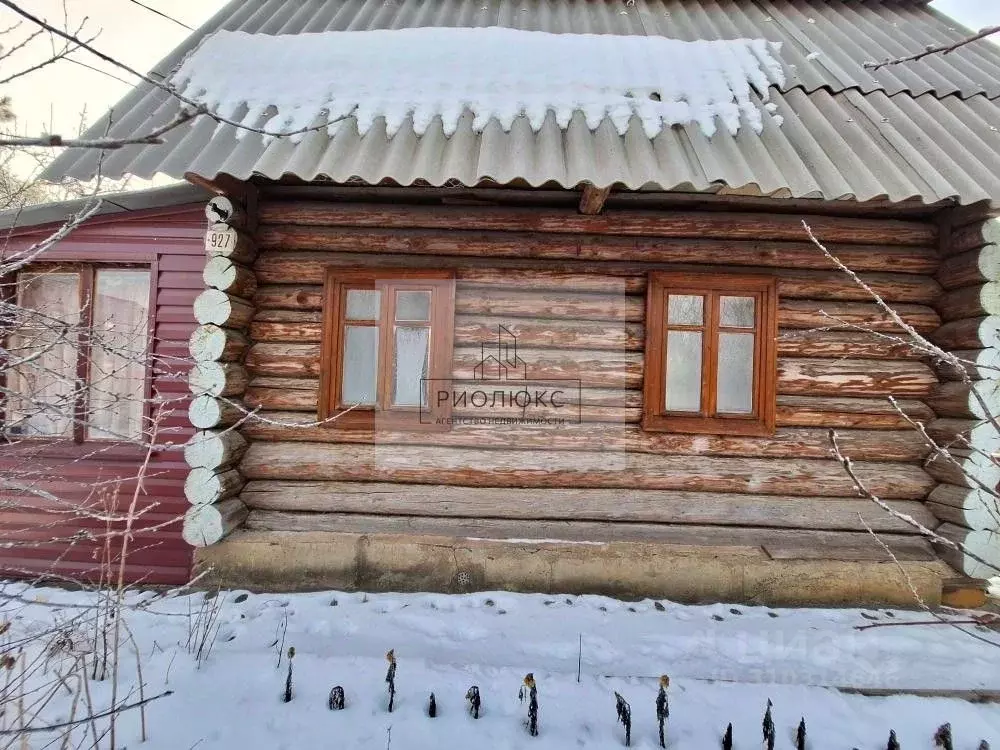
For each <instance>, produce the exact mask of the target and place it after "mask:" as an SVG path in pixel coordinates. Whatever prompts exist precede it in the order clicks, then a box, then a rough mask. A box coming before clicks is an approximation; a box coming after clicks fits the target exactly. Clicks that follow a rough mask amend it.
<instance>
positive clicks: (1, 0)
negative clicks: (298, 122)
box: [0, 0, 349, 138]
mask: <svg viewBox="0 0 1000 750" xmlns="http://www.w3.org/2000/svg"><path fill="white" fill-rule="evenodd" d="M0 5H3V6H5V7H7V8H10V9H11V10H12V11H14V12H15V13H17V14H18V15H20V16H22V17H23V18H26V19H27V20H29V21H31V22H32V23H34V24H36V25H38V26H40V27H42V28H43V29H45V30H46V31H48V32H49V33H50V34H54V35H55V36H58V37H60V38H62V39H65V40H67V41H68V42H71V43H73V44H75V45H77V46H78V47H80V48H81V49H84V50H86V51H87V52H89V53H90V54H92V55H94V56H95V57H97V58H99V59H101V60H103V61H104V62H106V63H109V64H111V65H114V66H115V67H117V68H119V69H121V70H124V71H125V72H126V73H129V74H131V75H133V76H135V77H136V78H138V79H139V80H141V81H143V82H145V83H148V84H149V85H150V86H154V87H156V88H158V89H160V90H161V91H163V92H165V93H167V94H169V95H170V96H172V97H174V98H175V99H177V100H178V101H180V102H182V103H184V104H186V105H187V106H188V107H190V108H191V109H193V110H195V111H199V110H204V105H202V104H201V103H199V102H197V101H195V100H194V99H191V98H189V97H186V96H184V95H183V94H182V93H181V92H179V91H178V90H177V89H176V88H174V87H173V86H171V85H170V84H168V83H165V82H163V81H158V80H157V79H155V78H153V77H151V76H149V75H146V74H144V73H140V72H139V71H138V70H136V69H135V68H133V67H131V66H129V65H126V64H125V63H123V62H121V61H120V60H117V59H115V58H114V57H112V56H111V55H108V54H105V53H104V52H101V51H100V50H98V49H96V48H95V47H93V46H92V45H91V44H89V43H88V42H85V41H83V40H82V39H80V38H78V37H77V36H75V35H73V34H70V33H69V32H66V31H63V30H62V29H58V28H56V27H55V26H53V25H52V24H50V23H48V22H47V21H46V20H45V19H43V18H39V17H38V16H33V15H32V14H30V13H28V12H27V11H26V10H24V9H23V8H21V7H20V6H19V5H18V4H17V3H15V2H13V0H0ZM203 113H204V115H205V116H206V117H210V118H211V119H213V120H215V121H216V122H218V123H222V124H224V125H232V126H233V127H234V128H238V129H240V130H246V131H248V132H251V133H257V134H259V135H265V136H270V137H277V138H285V137H288V136H292V135H300V134H302V133H310V132H313V131H315V130H323V129H324V128H326V127H328V126H329V125H331V124H333V123H335V122H339V121H340V120H344V119H346V118H347V117H348V116H349V115H344V116H343V117H338V118H335V119H332V120H327V121H326V122H324V123H322V124H320V125H310V126H308V127H304V128H299V129H298V130H267V129H266V128H255V127H252V126H250V125H247V124H245V123H242V122H238V121H236V120H233V119H230V118H228V117H224V116H223V115H221V114H219V113H218V112H214V111H210V110H204V112H203Z"/></svg>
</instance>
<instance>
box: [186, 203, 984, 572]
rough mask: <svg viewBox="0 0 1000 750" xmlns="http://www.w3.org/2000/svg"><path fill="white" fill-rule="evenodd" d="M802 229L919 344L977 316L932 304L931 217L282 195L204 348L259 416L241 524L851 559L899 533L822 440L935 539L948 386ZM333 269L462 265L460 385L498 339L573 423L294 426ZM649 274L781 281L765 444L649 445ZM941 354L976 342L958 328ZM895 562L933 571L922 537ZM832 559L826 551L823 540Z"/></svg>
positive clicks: (936, 300)
mask: <svg viewBox="0 0 1000 750" xmlns="http://www.w3.org/2000/svg"><path fill="white" fill-rule="evenodd" d="M802 219H806V220H807V221H808V222H809V224H810V226H811V227H812V228H813V231H814V232H816V234H817V236H818V237H819V238H820V239H821V240H823V241H824V242H826V243H828V247H829V249H830V250H831V251H832V252H834V253H835V254H836V255H837V256H838V257H840V258H841V259H842V260H844V261H845V262H846V263H848V264H849V265H850V266H851V267H852V268H854V269H855V270H857V271H858V272H859V273H860V275H861V278H862V279H863V280H864V281H865V282H866V283H868V284H869V285H870V286H871V287H872V288H873V289H875V290H876V291H877V292H878V293H879V294H880V295H882V296H883V297H884V298H885V299H886V300H887V301H889V302H890V303H892V304H893V306H894V308H895V309H896V310H898V311H899V313H900V314H901V315H902V317H903V318H904V320H906V322H907V323H909V324H910V325H912V326H913V327H914V328H916V329H917V330H919V331H921V332H923V333H925V334H928V335H930V334H935V333H939V332H941V331H942V330H943V328H944V327H943V326H942V314H943V312H945V311H949V312H950V311H953V310H960V311H963V312H966V311H969V310H970V308H969V304H971V303H969V302H967V301H959V300H954V301H952V302H950V303H949V304H948V305H942V303H941V299H942V284H944V281H945V280H946V277H941V276H939V277H938V278H935V274H937V273H938V267H939V251H938V241H939V235H938V227H937V225H936V224H935V223H933V222H931V221H928V220H916V219H914V220H900V219H885V218H854V217H844V216H835V215H820V214H816V215H807V216H789V215H780V214H769V213H766V212H764V211H760V210H757V211H753V212H750V211H746V210H743V211H740V210H738V209H734V211H732V212H718V211H716V212H696V211H655V212H654V211H635V210H618V211H611V212H606V213H604V214H601V215H597V216H585V215H580V214H577V213H575V212H573V211H571V210H569V209H566V208H541V207H538V208H511V207H481V206H476V207H454V206H437V205H435V206H425V205H406V204H400V203H396V204H376V203H370V204H364V203H351V202H343V201H340V202H324V201H307V200H297V199H294V198H291V197H288V198H286V199H283V197H282V192H281V188H273V189H272V190H271V191H270V193H269V194H268V196H267V197H266V198H262V200H261V203H260V207H259V226H258V228H257V233H256V243H257V248H258V254H257V257H256V260H255V261H254V264H253V271H254V275H255V277H256V291H255V293H254V297H253V301H254V310H253V313H252V318H251V319H250V322H249V328H248V332H247V339H246V340H245V339H244V338H243V337H242V335H236V334H235V333H233V334H229V335H228V336H227V337H226V338H222V337H216V340H215V341H214V342H213V343H212V346H214V347H215V349H216V350H217V351H218V352H219V353H220V354H219V356H218V357H217V359H219V360H222V361H238V360H239V359H240V358H243V361H244V363H245V366H246V372H247V374H248V377H249V381H248V383H247V385H246V389H245V392H244V394H243V397H244V401H245V405H246V407H247V408H249V409H257V410H259V411H258V414H259V415H260V416H262V417H263V418H264V419H263V420H250V421H248V422H247V423H246V424H244V425H243V426H242V427H241V429H240V431H241V433H242V434H243V436H244V437H245V438H246V440H247V442H248V443H249V447H248V448H247V450H246V453H245V455H243V458H242V460H241V461H240V463H239V472H240V473H241V475H242V476H243V477H244V478H245V479H246V480H247V482H248V483H247V485H246V486H245V487H244V488H243V489H242V491H241V492H240V494H239V498H240V500H241V501H242V502H243V503H244V504H245V505H246V506H247V507H248V508H249V511H250V517H249V520H248V524H249V525H250V526H251V527H252V528H254V529H258V530H261V529H263V530H267V529H269V528H270V529H274V530H278V529H283V530H288V529H308V528H320V526H322V527H323V528H327V526H329V524H330V523H333V524H334V525H336V521H335V519H336V518H338V517H340V516H341V515H351V514H366V513H367V514H382V515H384V516H386V517H392V518H399V519H404V518H406V517H416V516H420V517H429V518H432V519H433V518H440V519H443V518H444V517H449V518H453V519H454V518H459V519H466V520H467V521H468V520H470V519H472V520H474V519H484V518H493V519H501V520H503V519H507V520H509V519H518V521H519V523H518V524H507V526H511V527H516V528H517V529H518V535H519V536H521V537H524V536H528V537H531V536H532V534H531V533H530V529H531V528H532V524H533V523H535V524H538V529H542V528H543V527H542V526H541V524H543V523H544V522H550V521H570V522H573V521H579V522H583V521H588V522H595V523H598V522H599V523H606V524H607V523H610V524H614V523H616V522H622V523H625V522H628V523H630V524H646V525H650V524H652V526H650V528H651V529H653V531H651V532H650V533H652V534H654V535H655V533H656V531H655V529H656V528H659V529H660V530H661V531H662V532H663V534H664V535H665V536H664V538H666V535H667V530H670V534H669V536H670V538H671V539H674V538H676V535H677V534H678V533H679V534H681V536H683V530H684V528H685V527H686V526H688V525H690V528H691V529H694V528H695V527H697V529H698V535H699V536H698V538H699V539H703V538H712V539H715V540H716V541H717V542H718V543H720V544H725V543H727V540H733V539H736V538H739V539H740V540H741V543H745V542H746V540H747V539H748V538H754V539H756V538H758V537H759V538H760V539H761V540H762V541H761V544H764V541H763V540H768V539H772V540H773V539H775V538H777V539H779V540H780V538H781V537H782V535H783V534H786V535H787V534H788V533H792V532H793V531H794V532H795V533H801V532H802V530H823V532H824V533H828V534H830V535H832V537H833V538H834V540H836V539H837V538H840V539H843V541H844V545H843V549H844V550H848V549H854V550H856V549H857V547H858V545H859V542H858V539H859V538H860V537H859V534H858V532H864V531H865V524H866V523H868V524H869V525H873V526H874V527H876V528H878V529H879V530H883V531H891V532H893V533H895V534H898V535H899V538H906V537H907V536H908V535H911V534H912V531H913V530H912V529H911V528H909V527H908V526H907V525H906V524H900V523H899V522H897V521H895V520H893V519H891V518H889V517H887V516H885V514H884V513H882V514H877V513H876V514H873V513H871V512H870V511H871V504H870V503H868V502H867V501H865V500H862V499H859V498H858V496H857V493H856V491H855V489H854V487H853V485H852V484H851V482H850V481H849V480H848V478H847V477H846V476H844V474H843V471H842V469H841V468H840V467H839V466H838V464H836V463H835V462H834V461H833V460H832V459H831V457H830V453H829V438H828V431H829V430H830V429H831V428H833V429H837V431H838V433H839V435H840V439H841V443H842V445H843V446H844V450H845V451H846V452H848V453H849V454H850V455H851V457H852V458H853V459H854V460H855V461H857V462H858V471H859V473H860V474H861V475H862V476H863V477H864V478H865V479H866V480H868V481H869V482H871V486H872V488H873V490H875V491H876V492H878V493H880V494H881V495H883V496H884V497H886V498H889V499H891V500H892V501H893V502H896V503H898V504H899V506H900V508H901V509H904V510H905V512H907V513H911V514H913V515H914V516H915V517H917V518H919V519H921V520H922V521H924V522H926V523H927V524H930V525H935V524H936V521H935V518H934V516H933V515H932V514H931V513H930V511H929V510H928V509H927V506H926V504H925V503H924V502H923V501H924V500H925V498H926V497H927V495H928V494H929V493H930V492H931V491H932V490H933V489H934V487H935V486H936V484H937V480H936V479H935V478H934V477H932V476H931V475H930V474H928V473H927V471H925V469H924V468H923V466H922V460H923V459H924V458H925V456H926V452H927V449H926V447H925V446H924V444H923V442H922V440H921V439H920V437H919V435H918V434H917V433H916V432H915V431H914V430H913V429H912V427H911V426H910V424H909V423H908V421H907V419H908V418H912V419H916V420H920V421H923V422H928V423H929V422H931V421H932V420H933V418H934V416H935V412H934V411H933V410H932V409H931V408H930V407H929V406H928V401H929V400H930V399H931V398H932V397H933V396H935V395H936V394H937V393H938V388H939V375H938V373H936V372H935V370H934V369H932V367H930V366H929V365H928V364H927V362H925V361H924V360H923V359H921V358H920V356H919V355H918V354H915V353H914V352H913V351H912V350H911V348H910V347H909V346H907V345H906V344H905V343H901V341H900V340H899V339H897V338H896V337H897V336H898V335H899V334H900V331H899V330H898V328H897V326H896V324H895V323H894V322H893V321H892V320H891V318H890V317H889V316H888V315H887V314H885V313H884V312H883V311H882V310H881V309H880V308H879V307H878V306H877V305H876V304H874V303H873V302H872V301H871V299H870V297H869V295H868V293H867V292H865V291H864V290H863V289H861V288H860V287H858V286H857V285H856V284H855V283H854V282H852V281H851V280H850V279H848V278H847V277H846V276H845V275H844V274H842V273H841V272H839V271H837V270H836V268H835V267H834V266H833V264H832V263H831V262H830V261H829V260H828V259H826V258H825V257H824V256H823V255H822V253H820V251H819V250H818V249H817V248H816V247H815V246H813V245H812V244H811V243H809V242H808V241H806V238H805V236H804V232H803V229H802V226H801V220H802ZM331 266H338V267H345V268H347V267H357V266H372V267H398V268H454V269H455V270H456V273H457V282H456V320H455V351H454V356H453V366H452V375H453V377H454V378H457V379H466V378H470V377H471V376H472V369H473V367H474V365H475V364H476V362H478V360H479V357H480V355H481V349H480V347H481V345H482V344H484V343H485V344H489V343H490V342H491V341H492V340H494V337H495V332H496V328H497V325H498V324H501V323H502V324H503V325H505V326H507V327H508V328H510V329H511V330H512V331H513V332H514V333H515V334H516V335H517V336H518V345H519V347H520V348H519V354H520V355H521V356H522V357H523V358H524V359H525V360H526V361H527V363H528V371H529V378H531V379H532V380H535V381H546V380H551V379H557V378H558V379H561V378H578V379H579V380H580V381H581V383H582V386H583V387H582V390H581V391H580V396H579V398H578V399H576V400H574V401H573V403H572V406H573V420H572V421H573V422H574V423H572V424H567V425H566V426H564V427H563V428H561V429H555V428H552V427H549V426H535V425H517V426H514V425H506V426H495V425H474V424H462V425H455V426H454V427H453V428H452V429H451V430H450V431H447V432H423V433H421V432H404V431H379V432H377V433H372V432H363V431H348V430H336V429H329V428H326V427H316V426H313V425H311V424H309V423H311V422H313V421H314V420H315V418H316V417H315V414H316V405H317V393H318V389H319V383H320V381H319V378H320V346H321V343H320V342H321V337H322V332H323V331H322V318H321V311H322V283H323V278H324V271H325V269H326V268H328V267H331ZM655 269H663V270H692V271H711V272H723V273H724V272H745V273H761V272H764V273H772V274H774V275H775V276H776V277H777V278H778V289H779V309H778V320H779V327H780V334H779V340H778V353H779V361H778V414H777V424H778V427H777V431H776V433H775V434H774V435H773V436H769V437H729V436H707V435H699V436H695V435H678V434H663V433H646V432H643V431H642V430H641V428H640V426H639V422H640V419H641V407H642V380H643V373H644V362H643V349H644V343H645V339H644V337H645V333H644V294H645V284H646V274H647V273H648V272H649V271H650V270H655ZM955 273H956V274H964V275H965V276H966V277H967V276H969V274H973V273H974V272H973V271H972V270H971V269H969V268H967V267H965V266H962V267H961V269H960V270H958V271H955ZM956 278H963V277H962V276H956ZM988 314H991V313H990V312H989V310H984V311H983V315H988ZM861 328H866V329H870V330H873V331H876V332H878V333H881V334H883V336H882V337H879V336H876V335H873V334H871V333H866V332H864V331H862V330H860V329H861ZM953 335H954V336H955V338H956V339H961V340H962V341H967V340H969V339H970V337H971V334H970V333H969V332H968V331H966V330H965V329H963V330H962V331H961V332H958V333H955V334H953ZM206 345H207V344H206ZM223 351H225V352H227V354H225V355H223V354H222V352H223ZM890 396H891V397H894V398H895V399H897V400H898V403H899V407H900V409H899V410H897V409H896V408H894V407H893V406H892V405H891V404H890V403H889V401H888V398H887V397H890ZM514 411H516V409H515V410H514ZM900 411H902V412H903V413H904V414H905V416H904V414H901V413H900ZM512 413H513V412H512ZM463 415H464V412H463V411H462V409H461V408H459V409H457V410H456V416H463ZM577 416H578V417H579V421H580V423H579V424H576V423H575V422H576V418H577ZM298 425H302V426H298ZM692 457H697V460H691V459H692ZM460 488H470V489H468V490H463V489H460ZM471 488H475V490H474V491H473V490H472V489H471ZM319 513H322V514H329V515H328V516H324V518H326V519H327V520H326V521H323V520H321V519H320V518H318V517H317V516H316V515H315V514H319ZM859 513H861V514H862V515H863V516H864V518H865V521H864V522H863V521H862V520H860V519H859ZM883 516H884V517H883ZM310 519H312V520H310ZM316 524H319V525H316ZM502 526H503V525H502V524H500V525H499V526H498V528H499V527H502ZM442 528H444V527H442ZM623 528H624V527H623ZM706 529H707V531H706ZM705 534H708V537H705ZM838 534H843V536H842V537H838ZM748 535H749V536H748ZM824 538H825V539H826V538H827V537H824ZM910 544H912V545H913V549H919V550H920V554H926V545H923V543H922V542H921V541H920V540H914V539H912V537H911V542H910ZM825 549H828V550H829V554H830V555H831V556H834V557H835V556H836V555H837V554H838V552H837V545H836V544H835V543H832V544H830V545H829V546H827V547H825ZM911 552H912V550H911ZM844 554H845V555H846V554H849V553H848V552H846V551H845V552H844ZM904 554H909V553H907V552H906V551H905V550H904ZM913 554H917V553H913ZM911 559H912V558H911Z"/></svg>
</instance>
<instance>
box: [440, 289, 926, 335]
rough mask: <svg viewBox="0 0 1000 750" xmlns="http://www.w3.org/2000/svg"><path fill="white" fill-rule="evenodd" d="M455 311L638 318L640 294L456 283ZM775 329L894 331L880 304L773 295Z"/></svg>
mask: <svg viewBox="0 0 1000 750" xmlns="http://www.w3.org/2000/svg"><path fill="white" fill-rule="evenodd" d="M894 307H895V310H896V312H897V314H898V315H899V316H900V317H901V318H902V319H903V320H904V321H905V322H907V323H908V324H910V325H912V326H913V327H914V328H916V329H917V330H918V331H924V332H931V331H934V330H935V329H937V328H938V327H939V326H940V324H941V320H940V318H939V317H938V314H937V313H936V312H935V311H934V310H933V309H932V308H930V307H926V306H924V305H895V306H894ZM455 312H456V313H457V314H459V315H491V316H498V317H505V318H573V319H576V320H616V321H626V322H635V323H641V322H643V320H644V318H645V299H644V298H642V297H639V296H619V295H603V294H588V293H579V292H552V293H543V294H539V293H537V292H511V291H505V290H498V289H481V290H478V291H477V292H475V293H471V292H470V291H469V290H468V289H464V290H463V289H462V288H459V290H458V292H457V293H456V298H455ZM778 325H779V326H780V327H781V328H846V327H849V326H860V327H863V328H867V329H870V330H873V331H894V332H900V330H901V329H900V328H899V327H898V326H897V325H896V323H895V322H894V321H893V320H892V319H891V318H890V317H889V315H888V313H886V312H885V311H884V310H882V308H880V307H879V306H878V305H877V304H875V303H868V302H835V301H827V302H817V301H812V300H779V302H778Z"/></svg>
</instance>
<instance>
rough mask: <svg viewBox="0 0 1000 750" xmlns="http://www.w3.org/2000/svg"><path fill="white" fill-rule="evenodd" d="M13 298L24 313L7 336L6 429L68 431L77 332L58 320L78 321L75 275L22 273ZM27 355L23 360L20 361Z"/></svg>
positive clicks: (62, 433)
mask: <svg viewBox="0 0 1000 750" xmlns="http://www.w3.org/2000/svg"><path fill="white" fill-rule="evenodd" d="M17 286H18V302H19V304H20V306H21V307H22V308H24V309H25V310H26V311H34V314H33V313H32V312H26V313H25V314H24V315H23V316H22V322H21V323H19V324H15V325H14V326H13V328H12V329H9V330H11V331H12V333H11V335H10V336H9V338H8V339H7V341H8V344H7V345H8V347H9V350H8V355H9V357H10V362H11V365H10V370H9V371H8V377H9V380H8V385H9V387H10V390H11V391H12V394H14V395H11V397H10V400H9V402H8V407H7V420H6V429H7V432H8V434H12V435H56V436H70V435H72V434H73V411H74V408H75V401H76V396H75V393H76V387H77V377H76V363H77V352H78V348H77V331H76V330H73V329H70V330H68V331H67V330H62V329H61V328H60V324H61V323H65V324H67V325H69V326H76V325H78V324H79V322H80V276H79V274H76V273H45V274H32V273H22V274H19V275H18V278H17ZM24 360H27V361H24Z"/></svg>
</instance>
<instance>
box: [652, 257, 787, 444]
mask: <svg viewBox="0 0 1000 750" xmlns="http://www.w3.org/2000/svg"><path fill="white" fill-rule="evenodd" d="M776 307H777V293H776V291H775V282H774V279H773V278H771V277H768V276H736V275H733V276H726V275H723V274H682V273H652V274H650V277H649V291H648V294H647V298H646V379H645V391H644V394H643V403H644V408H643V428H644V429H646V430H653V431H661V432H668V431H669V432H698V433H715V434H732V435H767V434H770V433H772V432H773V431H774V411H775V378H776V373H775V370H776V359H775V358H776V354H775V339H776V338H777V316H776Z"/></svg>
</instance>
